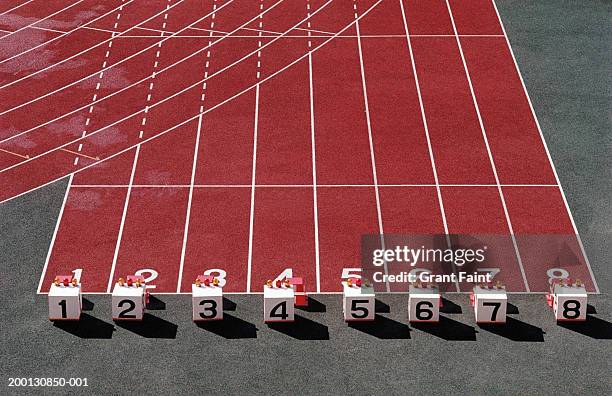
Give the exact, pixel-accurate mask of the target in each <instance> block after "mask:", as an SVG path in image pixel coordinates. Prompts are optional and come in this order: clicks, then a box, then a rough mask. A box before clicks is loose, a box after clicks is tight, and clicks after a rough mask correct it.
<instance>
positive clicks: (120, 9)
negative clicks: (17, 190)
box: [73, 0, 125, 166]
mask: <svg viewBox="0 0 612 396" xmlns="http://www.w3.org/2000/svg"><path fill="white" fill-rule="evenodd" d="M121 3H122V4H121V6H120V7H119V11H117V17H116V18H115V19H116V22H115V28H116V27H117V25H118V24H119V20H120V19H121V12H122V11H123V6H124V5H125V0H121ZM112 45H113V41H112V40H111V41H109V43H108V48H109V50H108V51H106V54H105V55H104V59H103V60H102V62H103V63H102V64H103V65H106V63H107V62H108V58H109V56H110V48H111V47H112ZM103 67H104V66H103ZM103 77H104V74H103V73H100V75H99V76H98V80H99V81H98V82H97V83H96V90H95V92H94V94H93V96H92V99H91V102H92V104H91V105H90V106H89V114H90V116H89V117H87V119H86V120H85V127H88V126H89V123H90V122H91V118H90V117H91V116H92V115H93V111H94V107H95V102H96V99H98V93H99V92H100V86H101V85H102V79H103ZM86 136H87V128H85V129H84V130H83V133H82V134H81V138H84V137H86ZM82 150H83V143H81V144H79V147H78V149H77V152H78V153H81V151H82ZM73 164H74V166H77V165H78V164H79V155H77V156H75V157H74V162H73Z"/></svg>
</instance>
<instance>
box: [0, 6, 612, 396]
mask: <svg viewBox="0 0 612 396" xmlns="http://www.w3.org/2000/svg"><path fill="white" fill-rule="evenodd" d="M497 5H498V8H499V11H500V13H501V15H502V18H503V20H504V22H505V26H506V30H507V33H508V35H509V38H510V41H511V43H512V45H513V48H514V51H515V55H516V57H517V60H518V63H519V66H520V68H521V71H522V73H523V76H524V78H525V83H526V85H527V88H528V90H529V93H530V95H531V98H532V100H533V104H534V107H535V110H536V113H537V114H538V117H539V120H540V123H541V126H542V129H543V133H544V135H545V137H546V140H547V142H548V145H549V149H550V151H551V155H552V157H553V160H554V162H555V164H556V167H557V170H558V173H559V177H560V179H561V183H562V185H563V187H564V190H565V192H566V195H567V198H568V202H569V205H570V207H571V209H572V212H573V214H574V217H575V220H576V224H577V226H578V229H579V231H580V233H581V235H582V238H583V241H584V244H585V248H586V251H587V255H588V256H589V258H590V261H591V264H592V267H593V270H594V272H595V276H596V278H597V280H598V282H599V287H600V289H601V291H602V294H601V295H598V296H591V297H590V305H591V308H590V312H591V313H590V315H589V319H588V321H587V323H586V324H584V325H577V326H567V325H566V326H560V325H557V324H556V323H555V322H554V321H553V319H552V314H551V312H550V310H549V308H548V307H547V306H546V304H545V301H544V297H543V296H541V295H540V296H512V298H511V300H510V301H511V303H512V306H511V310H510V312H511V315H509V317H510V318H511V319H509V322H508V326H506V327H498V328H482V327H479V326H477V325H475V323H474V320H473V314H472V309H471V307H470V306H469V302H468V298H467V296H465V295H462V296H453V297H452V298H451V299H450V300H449V301H447V302H446V304H445V309H444V310H445V312H444V313H443V314H442V315H443V317H444V319H443V321H442V323H441V325H440V326H429V327H427V326H414V325H410V326H408V325H407V320H406V312H404V311H403V310H402V309H401V308H400V307H405V306H406V304H407V301H406V300H407V297H406V296H397V295H394V296H391V295H386V296H381V297H380V302H379V303H378V304H377V305H378V306H377V310H378V311H379V316H378V318H377V321H376V322H375V323H374V324H373V325H370V326H347V325H346V324H345V323H344V322H343V321H342V319H341V318H342V315H341V301H340V297H339V296H329V295H328V296H316V297H315V299H316V300H317V302H316V303H314V302H313V304H312V307H313V309H312V310H311V311H310V312H306V311H299V315H300V318H299V320H298V323H297V326H276V327H269V326H267V325H264V324H263V323H262V322H261V316H262V314H261V312H262V304H263V301H262V298H261V296H230V298H229V300H227V301H226V304H225V305H226V320H225V321H224V322H222V323H220V324H216V325H205V326H197V325H195V324H194V323H193V322H191V320H190V319H191V318H190V300H189V296H163V297H161V296H160V299H158V300H154V301H153V308H155V309H153V310H151V311H149V315H148V316H147V319H146V320H145V323H144V324H143V325H118V324H117V325H116V324H114V323H113V322H112V321H110V304H109V299H108V297H106V296H90V297H88V298H87V300H88V301H87V304H86V308H87V309H88V311H87V312H86V314H85V315H84V319H83V320H82V321H81V322H80V323H79V324H77V325H74V324H72V325H69V324H65V325H53V324H52V323H50V322H49V321H48V320H47V307H46V301H45V297H44V296H37V295H36V293H35V292H36V287H37V285H38V280H39V276H40V271H41V269H42V266H43V264H44V260H45V257H46V254H47V250H48V248H49V244H50V240H51V236H52V233H53V229H54V226H55V222H56V219H57V215H58V213H59V210H60V206H61V203H62V198H63V195H64V191H65V188H66V184H67V183H66V180H64V181H60V182H57V183H55V184H53V185H51V186H48V187H46V188H44V189H40V190H37V191H35V192H32V193H30V194H28V195H26V196H23V197H21V198H19V199H16V200H13V201H10V202H8V203H5V204H2V205H0V296H1V300H0V301H1V303H0V317H1V318H2V320H1V321H0V329H1V337H0V353H1V356H2V359H1V365H0V372H1V374H2V383H0V387H4V389H5V391H3V392H1V393H3V394H4V392H7V394H9V393H10V394H13V393H39V392H41V389H40V388H39V389H33V388H29V389H26V388H20V389H17V388H9V387H8V383H9V378H10V377H65V378H70V377H79V378H87V379H88V384H89V387H88V388H81V389H75V388H70V389H68V388H63V389H62V388H55V389H49V388H47V389H46V390H45V391H46V393H66V392H67V391H71V392H79V391H86V392H88V393H94V394H111V393H112V394H129V393H143V392H155V393H160V392H178V391H183V392H186V391H188V392H189V393H195V392H201V393H206V394H208V393H223V394H246V393H248V394H262V393H275V394H355V395H361V394H364V395H366V394H416V393H419V394H438V393H441V392H446V393H448V392H455V393H460V394H466V393H469V394H491V393H498V394H513V395H514V394H519V393H526V392H529V393H530V394H536V395H539V394H553V393H554V394H610V393H611V390H612V382H611V379H610V372H611V370H610V369H611V367H610V363H611V362H612V353H611V352H612V347H611V345H612V344H611V342H610V338H611V337H612V323H611V321H612V303H611V301H610V291H611V290H612V279H611V277H610V263H612V249H611V248H610V246H609V244H608V243H609V240H610V237H612V133H611V131H612V128H611V127H612V125H611V124H612V123H611V117H610V116H611V113H610V103H611V101H610V87H612V84H611V81H610V78H611V77H610V73H609V70H610V60H611V55H612V51H611V48H610V45H611V44H610V43H611V42H612V35H611V31H610V29H611V25H610V23H609V20H610V17H611V15H612V3H611V2H610V1H588V2H577V1H573V0H563V1H561V0H539V1H537V2H525V1H519V0H498V1H497ZM451 300H452V301H451Z"/></svg>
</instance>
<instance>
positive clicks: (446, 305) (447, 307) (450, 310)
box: [440, 297, 463, 315]
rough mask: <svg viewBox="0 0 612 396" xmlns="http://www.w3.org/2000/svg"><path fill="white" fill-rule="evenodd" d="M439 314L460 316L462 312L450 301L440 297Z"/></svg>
mask: <svg viewBox="0 0 612 396" xmlns="http://www.w3.org/2000/svg"><path fill="white" fill-rule="evenodd" d="M440 312H441V313H445V314H453V315H454V314H460V313H462V312H463V310H462V309H461V307H460V306H459V305H457V304H455V303H454V302H452V301H451V300H447V299H446V298H444V297H442V306H441V307H440Z"/></svg>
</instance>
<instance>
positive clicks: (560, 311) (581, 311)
mask: <svg viewBox="0 0 612 396" xmlns="http://www.w3.org/2000/svg"><path fill="white" fill-rule="evenodd" d="M546 302H547V303H548V305H549V306H551V307H552V309H553V312H554V314H555V319H556V320H557V321H585V320H586V317H587V292H586V288H585V287H584V284H583V283H582V282H581V281H580V280H579V279H577V280H576V281H575V282H573V281H572V280H571V279H554V280H553V281H552V282H551V283H550V294H548V295H547V296H546Z"/></svg>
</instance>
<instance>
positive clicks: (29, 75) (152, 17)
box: [0, 0, 185, 89]
mask: <svg viewBox="0 0 612 396" xmlns="http://www.w3.org/2000/svg"><path fill="white" fill-rule="evenodd" d="M133 1H134V0H128V1H127V2H125V3H121V5H119V6H118V7H115V8H113V9H112V10H110V11H109V12H107V13H105V14H102V15H100V16H99V17H97V18H95V19H92V20H91V21H89V22H87V23H85V24H83V25H80V26H78V27H76V28H74V29H72V30H70V31H68V32H64V33H62V34H61V35H59V36H57V37H54V38H52V39H51V40H49V41H45V42H44V43H40V44H38V45H37V46H35V47H32V48H29V49H27V50H25V51H23V52H20V53H19V54H16V55H13V56H11V57H10V58H6V59H4V60H1V61H0V64H2V63H4V62H8V61H10V60H11V59H15V58H17V57H20V56H22V55H24V54H27V53H28V52H30V51H34V50H35V49H37V48H40V47H43V46H45V45H47V44H49V43H52V42H54V41H55V40H59V39H61V38H62V37H66V36H67V35H69V34H71V33H74V32H76V31H77V30H79V29H82V28H84V27H86V26H88V25H90V24H92V23H94V22H96V21H98V20H100V19H102V18H104V17H106V16H108V15H110V14H113V13H115V11H117V10H119V9H121V8H123V7H125V6H126V5H128V4H130V3H132V2H133ZM183 1H185V0H179V1H178V2H176V3H175V4H173V5H172V6H170V8H169V9H172V8H173V7H175V6H177V5H179V4H181V3H182V2H183ZM165 11H167V9H166V8H164V9H163V10H162V11H160V12H158V13H157V14H155V15H153V16H151V17H149V18H147V19H145V20H144V21H141V22H139V23H138V24H137V25H134V26H132V27H130V28H129V29H126V30H124V31H122V32H120V33H119V34H118V36H121V35H122V34H124V33H127V32H129V31H130V30H132V29H136V28H137V26H140V25H142V24H143V23H146V22H149V21H150V20H152V19H154V18H156V17H158V16H160V15H161V14H163V13H164V12H165ZM115 37H116V36H115ZM115 37H111V38H108V39H106V40H104V41H102V42H100V43H98V44H96V45H94V46H93V47H89V48H87V49H85V50H83V51H81V52H79V53H78V54H76V55H72V56H71V57H70V58H67V59H63V60H61V61H59V62H57V63H54V64H52V65H49V66H47V67H46V68H44V69H42V70H38V71H36V72H34V73H32V74H28V75H27V76H23V77H21V78H20V79H18V80H15V81H12V82H10V83H7V84H4V85H2V86H0V89H3V88H6V87H9V86H11V85H13V84H16V83H18V82H19V81H22V80H25V79H27V78H30V77H32V76H34V75H36V74H38V73H41V72H43V71H45V70H49V69H51V68H53V67H55V66H58V65H61V64H62V63H64V62H67V61H69V60H70V59H73V58H74V57H76V56H79V55H82V54H84V53H85V52H87V51H91V50H92V49H94V48H96V47H99V46H100V45H102V44H105V43H107V42H109V41H111V40H112V39H113V38H115Z"/></svg>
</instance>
